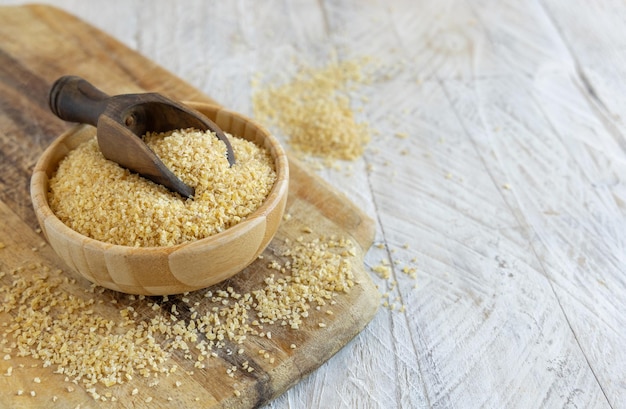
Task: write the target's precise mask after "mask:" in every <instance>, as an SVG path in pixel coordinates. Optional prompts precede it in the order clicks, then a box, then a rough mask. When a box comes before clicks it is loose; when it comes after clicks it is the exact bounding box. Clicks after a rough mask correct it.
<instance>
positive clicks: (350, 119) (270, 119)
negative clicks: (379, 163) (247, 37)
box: [253, 59, 370, 160]
mask: <svg viewBox="0 0 626 409" xmlns="http://www.w3.org/2000/svg"><path fill="white" fill-rule="evenodd" d="M367 62H368V60H366V59H364V60H350V61H345V62H341V63H337V64H329V65H327V66H326V67H323V68H304V69H302V70H301V71H300V72H299V73H298V74H297V75H296V76H295V77H294V78H293V79H292V80H291V81H289V82H287V83H285V84H281V85H272V84H270V85H267V86H261V85H260V84H259V83H255V84H253V85H254V87H255V88H256V91H255V93H254V96H253V105H254V116H255V117H256V118H258V119H259V120H260V121H262V122H266V123H268V124H271V125H274V126H277V127H278V128H279V129H280V130H281V131H282V133H283V134H285V135H287V137H288V138H289V144H290V146H291V147H292V148H293V150H294V151H295V152H296V153H300V154H307V155H314V156H317V157H320V158H324V159H329V160H335V159H342V160H354V159H356V158H359V157H360V156H361V155H362V154H363V150H364V148H365V146H366V145H367V143H368V142H369V140H370V132H369V127H368V124H366V123H363V122H357V120H356V118H355V113H354V111H353V109H352V107H351V100H350V95H349V94H350V91H351V89H352V88H353V87H354V86H355V85H356V84H361V83H363V82H365V81H366V79H365V76H364V74H363V67H364V66H365V65H366V64H367Z"/></svg>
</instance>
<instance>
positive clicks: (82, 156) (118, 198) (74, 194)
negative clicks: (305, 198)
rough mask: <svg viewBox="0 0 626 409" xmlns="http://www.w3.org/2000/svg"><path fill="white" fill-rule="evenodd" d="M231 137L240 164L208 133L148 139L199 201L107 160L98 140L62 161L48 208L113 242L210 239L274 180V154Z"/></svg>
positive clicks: (258, 202) (247, 211)
mask: <svg viewBox="0 0 626 409" xmlns="http://www.w3.org/2000/svg"><path fill="white" fill-rule="evenodd" d="M228 137H229V139H230V141H231V144H232V146H233V150H234V153H235V157H236V159H237V163H236V164H235V165H234V166H232V167H230V166H229V163H228V160H227V157H226V147H225V145H224V143H222V142H221V141H220V140H219V139H218V138H216V137H215V136H214V134H212V133H210V132H200V131H196V130H193V129H186V130H176V131H172V132H167V133H161V134H156V133H149V134H147V135H146V136H145V137H144V140H145V142H146V144H147V145H148V146H149V147H150V148H152V150H153V151H154V152H155V153H156V154H157V155H158V156H159V157H160V158H161V160H162V161H163V163H164V164H165V165H166V166H167V167H168V168H169V169H170V170H172V172H174V174H176V175H177V176H179V177H180V178H181V179H182V180H183V181H184V182H185V183H187V184H189V185H190V186H193V187H194V188H195V190H196V194H195V197H194V198H193V199H187V200H185V199H182V198H181V197H180V196H179V195H177V194H173V193H171V192H170V191H169V190H167V189H166V188H165V187H163V186H160V185H158V184H155V183H153V182H151V181H149V180H147V179H145V178H142V177H140V176H139V175H137V174H134V173H131V172H130V171H128V170H127V169H124V168H122V167H120V166H119V165H118V164H116V163H114V162H111V161H109V160H106V159H105V158H104V156H103V155H102V153H101V152H100V150H99V148H98V144H97V142H96V140H95V138H94V139H92V140H89V141H87V142H85V143H83V144H81V145H80V146H79V147H77V148H76V149H75V150H72V151H71V152H70V153H69V154H68V155H67V156H66V157H65V158H64V159H63V160H62V161H61V163H60V164H59V168H58V170H57V172H56V173H55V174H54V175H53V177H52V178H51V179H50V188H49V202H50V207H51V208H52V210H53V212H54V213H55V214H56V216H57V217H58V218H59V219H60V220H61V221H63V223H65V224H66V225H68V226H69V227H70V228H72V229H73V230H75V231H77V232H79V233H81V234H84V235H86V236H88V237H91V238H94V239H97V240H101V241H104V242H108V243H112V244H119V245H124V246H132V247H139V246H141V247H152V246H171V245H175V244H181V243H186V242H190V241H194V240H198V239H201V238H205V237H208V236H210V235H213V234H215V233H218V232H220V231H223V230H225V229H228V228H229V227H231V226H233V225H235V224H237V223H238V222H240V221H241V220H244V219H245V218H246V217H247V216H249V215H250V214H251V213H252V212H254V210H256V209H257V208H258V207H259V206H260V205H261V204H262V203H263V201H264V200H265V198H266V197H267V195H268V194H269V192H270V190H271V188H272V186H273V184H274V182H275V180H276V172H275V169H274V165H273V162H272V158H271V156H270V154H269V152H267V151H266V150H265V149H263V148H260V147H258V146H257V145H255V144H254V143H252V142H249V141H247V140H244V139H241V138H237V137H233V136H230V135H229V136H228Z"/></svg>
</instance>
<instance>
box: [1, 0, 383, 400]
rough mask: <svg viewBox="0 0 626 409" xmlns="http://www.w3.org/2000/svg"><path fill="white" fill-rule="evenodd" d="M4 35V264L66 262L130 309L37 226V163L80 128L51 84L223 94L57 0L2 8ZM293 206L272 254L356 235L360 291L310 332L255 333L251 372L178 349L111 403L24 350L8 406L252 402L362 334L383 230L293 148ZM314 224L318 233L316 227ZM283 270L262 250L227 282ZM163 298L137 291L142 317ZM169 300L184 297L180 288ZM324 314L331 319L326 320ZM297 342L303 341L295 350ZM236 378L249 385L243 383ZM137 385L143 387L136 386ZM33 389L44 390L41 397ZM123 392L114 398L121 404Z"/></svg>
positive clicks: (104, 297)
mask: <svg viewBox="0 0 626 409" xmlns="http://www.w3.org/2000/svg"><path fill="white" fill-rule="evenodd" d="M0 36H1V38H2V41H0V223H1V224H0V243H1V244H0V271H5V272H7V271H12V270H14V269H16V268H19V267H24V269H23V270H22V271H21V272H20V274H32V272H30V271H31V269H30V267H33V268H32V269H33V270H37V268H39V267H38V266H42V265H45V266H49V267H50V268H52V269H53V270H55V269H62V270H63V273H62V274H63V275H64V276H68V277H72V278H75V281H74V280H69V281H68V282H64V283H63V284H62V285H61V290H62V291H66V292H68V293H71V294H77V295H78V296H84V297H86V295H84V294H88V297H96V298H97V300H96V301H98V302H99V301H103V303H102V304H100V305H101V307H98V308H99V309H96V313H98V311H100V312H101V313H102V314H104V315H107V314H108V315H109V316H110V317H113V318H112V319H120V318H119V317H118V316H117V315H116V314H115V312H116V311H117V310H118V309H119V308H122V307H124V306H125V305H127V304H129V303H130V301H129V298H128V297H127V296H125V295H121V294H119V293H115V292H112V291H105V292H103V293H102V294H97V293H96V294H91V293H85V290H87V289H89V287H90V283H88V282H87V281H85V280H83V279H80V278H79V277H78V276H77V275H75V274H74V273H72V272H71V271H69V269H68V268H67V267H66V266H65V265H63V263H62V262H61V261H60V260H59V259H58V258H57V256H56V255H55V254H54V252H53V251H52V250H51V249H50V247H49V246H47V245H46V244H45V241H44V239H43V238H42V236H41V234H40V233H38V232H37V228H38V226H37V222H36V219H35V215H34V213H33V210H32V207H31V204H30V197H29V193H28V186H29V180H30V176H31V172H32V167H33V166H34V164H35V162H36V160H37V158H38V157H39V155H40V154H41V153H42V151H43V150H44V149H45V147H46V146H47V145H48V144H49V143H50V142H51V141H52V140H53V139H54V138H55V137H57V136H58V135H59V134H60V133H61V132H63V131H65V130H67V129H68V128H69V126H70V125H68V124H67V123H64V122H63V121H61V120H59V119H57V118H56V117H55V116H54V115H52V114H51V113H50V111H49V109H48V105H47V94H48V90H49V88H50V85H51V84H52V82H53V81H54V80H55V79H56V78H58V77H59V76H61V75H64V74H76V75H80V76H83V77H85V78H87V79H89V80H91V81H93V82H94V83H97V84H98V86H99V87H100V88H102V89H105V90H107V92H108V93H110V94H117V93H127V92H145V91H156V92H160V93H163V94H165V95H167V96H169V97H171V98H173V99H178V100H187V101H207V102H214V101H212V100H211V99H210V98H208V97H206V96H204V95H202V94H201V93H200V92H199V91H197V90H195V89H194V88H193V87H191V86H190V85H188V84H186V83H185V82H184V81H182V80H181V79H179V78H177V77H175V76H174V75H172V74H171V73H169V72H167V71H165V70H164V69H162V68H160V67H158V66H157V65H155V64H154V63H153V62H151V61H149V60H147V59H146V58H144V57H142V56H140V55H138V54H137V53H135V52H134V51H132V50H130V49H129V48H127V47H125V46H124V45H123V44H121V43H119V42H118V41H116V40H114V39H112V38H111V37H109V36H107V35H106V34H104V33H102V32H101V31H99V30H97V29H95V28H93V27H91V26H89V25H87V24H86V23H84V22H82V21H80V20H78V19H77V18H75V17H73V16H71V15H69V14H67V13H65V12H63V11H61V10H58V9H55V8H52V7H48V6H20V7H3V8H0ZM286 212H287V213H288V214H290V215H291V218H290V219H289V220H288V221H284V222H283V223H282V224H281V228H280V230H279V232H278V234H277V236H276V238H275V239H274V240H273V241H272V243H271V244H270V247H269V248H268V249H267V250H266V252H265V253H264V254H267V255H268V257H271V255H272V254H274V253H273V252H274V250H276V248H278V247H280V246H283V247H284V245H285V244H284V242H285V239H286V238H292V239H294V238H297V237H298V236H301V235H303V231H306V235H307V237H318V236H322V235H333V234H334V235H337V236H338V237H345V238H348V239H350V240H351V241H352V242H353V243H355V245H356V256H355V257H354V259H355V260H354V262H353V263H352V265H353V272H354V275H355V281H356V285H355V286H354V287H353V288H352V290H351V291H350V292H349V293H347V294H341V295H338V296H337V297H336V298H335V301H336V303H335V304H334V305H329V306H328V308H324V309H323V310H321V311H315V310H313V311H312V312H311V314H310V317H309V319H308V320H307V321H306V322H305V323H304V325H303V326H302V328H301V329H299V330H290V329H286V328H285V327H282V328H281V327H279V326H276V327H275V328H270V327H268V328H266V330H271V331H272V334H273V336H272V338H271V339H268V338H267V337H259V336H251V337H249V338H248V339H247V340H246V342H245V343H244V344H243V345H242V348H241V349H242V350H243V352H242V354H241V355H240V356H237V358H236V360H237V362H244V361H246V360H247V361H248V362H249V365H250V366H254V368H255V371H254V372H252V373H250V374H246V375H244V374H242V373H243V371H239V372H237V373H236V375H235V376H233V377H231V376H229V375H228V371H227V368H229V367H232V365H233V359H234V358H233V357H232V356H230V355H228V354H226V353H225V352H224V351H218V352H219V353H218V354H216V355H217V356H216V357H213V358H211V360H210V362H209V363H208V364H207V366H206V368H204V369H197V368H196V369H194V368H193V365H192V364H193V362H191V363H190V362H189V361H186V360H185V359H184V357H183V356H182V354H176V353H174V354H173V355H172V357H171V358H170V360H171V361H172V363H174V362H175V363H177V365H178V366H179V367H180V368H182V370H180V371H178V372H177V373H176V374H174V375H172V376H170V377H167V378H164V379H161V380H160V382H159V383H158V385H155V384H154V382H153V380H152V379H140V377H135V378H133V379H132V380H131V381H129V382H127V383H125V384H123V385H121V386H119V385H116V386H113V387H110V388H99V392H102V393H105V392H107V393H108V395H109V396H108V399H107V400H108V401H107V402H101V401H96V400H94V399H93V396H92V395H91V394H90V393H88V392H87V391H86V390H85V389H84V388H81V387H80V385H73V388H74V389H75V390H74V391H73V392H68V390H67V386H68V383H67V382H66V381H65V380H64V376H63V375H59V374H55V373H54V370H53V368H51V367H48V368H46V367H44V365H42V362H40V361H38V360H36V359H34V358H32V357H16V356H13V357H11V359H7V360H0V374H1V373H6V372H7V370H8V367H9V366H11V367H12V368H13V371H12V374H11V376H2V375H0V389H1V390H2V395H1V396H0V406H1V407H11V408H13V407H63V408H73V407H77V406H78V405H80V407H81V408H86V407H107V408H109V407H133V408H140V407H155V406H156V407H159V406H170V405H172V406H175V407H188V408H193V407H202V408H222V407H224V408H226V407H228V408H251V407H258V406H261V405H263V404H264V403H266V402H268V401H270V400H271V399H273V398H275V397H277V396H278V395H280V394H281V393H283V392H284V391H285V390H287V389H288V388H289V387H291V386H293V385H294V384H296V383H297V382H298V381H299V380H300V379H302V378H303V377H304V376H306V375H307V374H308V373H310V372H311V371H313V370H315V369H316V368H317V367H319V366H320V365H321V364H322V363H324V362H325V361H327V360H328V359H329V358H330V357H331V356H332V355H333V354H335V353H336V352H337V351H338V350H339V349H340V348H342V347H343V346H344V345H346V343H348V342H349V341H350V340H351V339H352V338H353V337H354V336H355V335H356V334H358V333H359V332H360V331H361V330H362V329H363V328H364V327H365V325H367V323H368V322H369V321H370V320H371V318H372V317H373V316H374V314H375V312H376V310H377V307H378V305H379V302H380V298H379V294H378V291H377V290H376V288H375V286H374V285H373V283H372V281H371V279H370V277H369V275H368V273H367V272H366V271H365V269H364V266H363V261H362V259H363V255H364V253H365V252H366V251H367V249H368V248H369V246H370V245H371V244H372V240H373V237H374V223H373V221H372V220H371V219H369V218H368V217H367V216H366V215H365V214H364V213H362V212H361V211H360V210H359V209H358V208H356V207H355V206H354V205H353V204H352V203H351V202H349V201H348V200H347V198H346V197H345V196H343V195H342V194H340V193H338V192H337V191H335V190H334V189H333V188H332V187H331V186H329V185H328V184H326V183H324V182H323V181H322V180H321V179H320V178H318V177H317V176H315V175H313V174H311V173H309V172H307V170H306V169H305V168H304V167H303V166H302V165H301V164H299V163H298V162H297V161H295V160H293V159H292V158H290V194H289V200H288V204H287V210H286ZM305 226H308V227H310V228H311V230H312V231H310V232H308V231H307V230H306V229H305ZM273 272H274V271H273V270H269V269H268V268H267V262H266V261H264V260H258V261H257V262H255V263H253V264H252V265H251V266H250V267H249V268H247V269H246V270H245V271H244V272H242V273H241V274H239V275H237V276H235V277H234V278H233V279H231V280H229V281H228V282H227V283H224V284H222V285H220V286H218V287H219V288H226V287H227V286H232V287H235V288H237V289H238V290H239V291H240V292H245V291H252V290H254V288H255V286H259V285H261V283H262V281H263V279H264V278H266V277H267V276H268V275H269V274H271V273H273ZM8 282H9V278H8V275H7V276H4V277H2V278H0V284H2V285H6V284H7V283H8ZM81 294H83V295H81ZM187 298H189V299H188V300H186V303H187V304H188V303H189V302H191V303H195V302H198V303H207V302H209V301H207V299H206V298H204V292H203V291H199V292H196V293H192V294H189V295H188V296H187ZM153 301H154V300H149V299H145V300H138V299H136V300H133V301H132V305H133V307H134V308H135V311H138V312H139V318H138V319H143V320H147V319H150V317H151V314H153V312H152V310H151V309H150V308H149V304H148V303H149V302H153ZM115 303H116V304H115ZM170 303H181V304H182V303H183V301H181V298H180V297H178V298H177V297H174V299H173V300H170ZM182 307H183V306H182V305H181V308H179V311H183V312H182V314H183V317H182V318H184V314H189V310H188V308H187V309H185V308H182ZM326 310H330V313H328V311H326ZM185 311H186V312H185ZM331 313H332V314H331ZM115 317H118V318H115ZM321 321H323V322H324V323H325V324H326V327H324V328H322V327H320V326H319V325H318V323H319V322H321ZM12 322H13V315H11V314H7V313H0V326H4V325H11V324H12ZM0 328H2V327H0ZM292 344H294V345H297V348H295V349H294V348H292V347H291V346H292ZM3 345H4V346H5V347H6V346H7V344H3ZM259 349H263V350H265V351H268V352H269V353H271V355H272V357H275V358H276V359H274V360H272V362H270V360H268V359H263V357H262V356H259V354H258V350H259ZM334 364H336V365H341V362H335V363H334ZM192 372H193V373H192ZM35 378H38V379H37V382H36V381H35ZM176 382H179V385H180V386H179V387H176ZM235 384H236V388H237V390H239V391H240V394H236V393H233V392H234V385H235ZM133 389H137V392H136V393H135V394H133V393H132V391H133ZM19 390H21V391H23V393H22V394H21V395H18V393H17V392H18V391H19ZM31 391H33V392H34V395H35V396H31V393H30V392H31ZM237 395H239V396H237ZM113 397H114V398H115V399H114V400H115V402H111V398H113Z"/></svg>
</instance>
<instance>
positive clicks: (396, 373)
mask: <svg viewBox="0 0 626 409" xmlns="http://www.w3.org/2000/svg"><path fill="white" fill-rule="evenodd" d="M57 4H62V6H63V7H65V8H67V9H68V10H72V11H73V12H75V13H76V14H78V15H80V16H82V17H83V18H85V19H87V20H88V21H90V22H91V23H92V24H94V25H96V26H98V27H100V28H102V29H104V30H106V31H107V32H109V33H111V34H112V35H113V36H115V37H116V38H118V39H119V40H121V41H122V42H123V43H125V44H128V45H129V46H130V47H132V48H134V49H137V50H139V51H140V52H141V53H142V54H144V55H146V56H148V57H149V58H150V59H151V60H153V61H155V62H156V63H157V64H160V65H162V66H164V67H166V68H167V69H169V70H171V71H172V72H174V73H175V74H177V75H178V76H180V77H182V78H185V79H186V80H187V81H189V82H190V83H192V84H193V85H194V86H196V87H197V88H198V89H199V90H201V91H203V92H205V93H207V94H208V95H211V96H212V97H214V98H215V99H217V100H218V101H220V102H221V103H223V104H224V105H226V106H228V107H229V108H232V109H234V110H237V111H240V112H243V113H245V114H248V115H250V114H251V113H252V109H251V102H250V101H251V98H250V96H251V94H252V92H254V90H253V89H252V87H251V85H250V80H251V79H252V78H254V76H255V74H256V73H258V72H261V73H263V74H264V75H267V76H268V77H272V76H275V77H276V78H282V77H283V76H285V75H289V74H291V73H293V72H294V71H295V70H296V69H297V63H298V62H302V63H305V64H311V65H316V64H318V65H323V63H324V62H326V61H328V60H330V59H332V58H337V59H341V60H343V59H349V58H353V57H358V56H362V55H371V56H376V57H378V58H379V60H380V61H381V62H382V63H381V64H380V65H379V66H378V67H377V68H376V70H375V71H374V73H373V74H372V76H371V79H372V83H371V84H369V85H367V86H364V87H362V88H361V89H360V90H359V91H358V95H356V98H355V99H356V100H357V101H358V100H359V98H360V97H361V96H365V97H367V98H368V99H369V101H370V103H367V104H364V110H363V112H362V117H363V118H364V119H367V120H369V121H370V122H371V123H376V128H377V129H378V130H379V132H380V134H378V135H376V137H375V138H374V139H373V140H372V142H371V143H370V146H369V149H368V152H367V154H366V155H365V156H364V158H362V159H361V160H359V161H356V162H354V163H350V164H342V165H343V168H341V169H339V170H337V169H325V170H322V171H320V172H319V174H320V175H321V176H322V177H323V178H324V179H326V180H327V181H329V182H330V183H331V184H332V185H333V186H335V187H336V188H338V189H340V190H341V191H343V192H345V194H346V195H347V196H348V197H349V198H350V199H351V200H352V201H353V202H355V203H356V204H357V205H358V206H359V207H360V208H362V209H364V210H365V212H366V213H367V214H368V215H370V216H371V217H372V218H373V219H374V220H376V223H377V236H376V242H378V243H381V244H382V246H381V247H382V248H378V247H374V248H372V249H371V250H370V251H369V252H368V254H367V256H366V263H367V264H368V265H369V266H375V265H378V264H379V263H380V262H381V260H383V259H385V260H387V261H388V262H389V263H390V265H391V266H392V267H393V268H392V280H384V279H380V278H378V277H377V276H375V275H373V277H374V280H375V281H376V283H377V284H378V285H379V287H380V288H381V290H382V291H383V292H389V294H390V296H389V297H390V298H389V299H390V301H391V302H392V303H394V302H395V304H396V306H399V305H400V303H402V304H404V305H405V311H404V312H399V311H398V310H397V308H396V310H394V311H391V310H389V309H382V310H381V311H380V312H379V314H378V315H377V316H376V317H375V319H374V321H373V322H372V324H371V325H370V326H368V327H367V328H366V329H365V331H364V332H363V333H362V334H361V335H360V336H359V337H357V338H356V339H355V342H353V343H351V344H350V345H349V346H348V347H347V348H344V349H343V350H341V351H340V352H339V353H338V356H339V357H340V358H339V359H341V362H342V365H335V364H333V362H332V361H331V362H329V363H328V364H326V365H323V366H322V367H321V368H319V369H318V370H317V371H315V372H314V373H313V374H312V375H311V376H310V377H308V378H306V379H305V380H304V381H302V382H301V383H300V384H298V385H297V386H296V387H294V388H292V389H290V390H289V392H287V393H286V394H284V395H283V396H281V397H280V398H279V399H277V400H276V401H274V402H272V403H270V404H269V405H268V407H270V408H275V409H278V408H291V407H310V408H324V407H335V408H354V407H358V408H360V407H367V408H428V407H446V408H447V407H458V408H479V407H480V408H501V407H510V408H528V407H546V408H553V407H585V408H587V407H589V408H613V409H615V408H624V407H626V404H625V403H624V402H626V398H625V395H626V384H625V382H624V373H626V355H625V354H626V352H625V350H624V347H623V346H624V345H626V325H625V324H626V323H625V322H624V320H625V315H624V314H623V311H624V309H625V307H626V296H625V295H624V294H626V288H625V287H626V280H625V279H624V274H625V273H624V271H625V268H624V254H626V252H625V251H624V250H625V243H626V240H625V237H624V234H625V232H626V217H625V214H624V213H625V203H626V190H625V189H624V186H625V184H624V175H625V174H626V161H625V160H624V151H625V150H626V142H625V137H624V135H625V134H626V130H625V129H624V121H623V116H624V115H623V111H624V108H626V100H625V97H624V95H626V92H624V91H626V90H625V89H624V82H623V78H624V67H625V66H626V64H624V61H625V60H626V54H625V53H624V49H625V48H624V41H626V40H624V39H625V38H626V36H625V35H624V24H623V22H624V15H625V14H626V6H625V5H624V3H623V2H622V1H618V0H603V1H600V2H587V1H583V0H574V1H568V2H562V1H558V0H532V1H528V2H519V1H511V0H505V1H495V0H443V1H409V0H396V1H391V2H389V1H382V0H367V1H356V0H341V1H321V2H320V1H312V0H311V1H301V2H289V1H282V0H274V1H267V2H248V1H241V2H218V1H215V2H202V1H196V2H186V3H184V5H183V4H176V3H173V2H167V1H156V2H153V3H152V4H153V6H152V7H145V4H144V3H143V2H141V1H139V0H137V1H131V2H122V1H113V2H110V3H108V4H110V6H107V7H101V6H96V5H94V4H91V3H88V2H83V1H78V0H61V1H57ZM120 10H123V17H120V15H121V12H120ZM164 27H166V28H167V29H164ZM333 55H334V56H335V57H333ZM4 58H6V57H4ZM294 61H295V62H294ZM5 75H6V74H5ZM36 84H37V83H36V82H33V87H34V88H36V87H37V85H36ZM5 88H6V86H5ZM396 132H406V133H407V134H408V135H409V138H406V139H402V138H397V137H396V136H395V134H396ZM4 143H5V142H4V141H3V144H4ZM8 146H10V145H8ZM5 196H7V197H15V199H13V200H14V202H15V203H16V204H18V205H19V203H20V202H19V200H23V201H24V199H20V196H19V195H15V194H13V193H9V194H5ZM24 203H25V202H23V203H22V206H25V204H24ZM16 211H17V210H16ZM19 211H20V212H24V210H19ZM404 244H407V245H408V246H407V247H408V248H405V247H404ZM414 257H416V261H415V262H413V261H412V260H413V258H414ZM395 263H398V264H395ZM405 265H409V266H415V267H417V280H413V279H412V278H411V277H409V276H407V275H405V274H403V273H402V267H403V266H405ZM393 280H395V281H396V283H395V284H394V282H393ZM416 285H417V287H416ZM396 300H397V301H396Z"/></svg>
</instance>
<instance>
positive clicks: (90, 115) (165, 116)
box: [49, 76, 235, 197]
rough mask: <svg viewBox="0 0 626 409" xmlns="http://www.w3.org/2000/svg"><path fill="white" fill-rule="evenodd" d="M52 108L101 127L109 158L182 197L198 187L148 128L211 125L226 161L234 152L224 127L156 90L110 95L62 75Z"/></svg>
mask: <svg viewBox="0 0 626 409" xmlns="http://www.w3.org/2000/svg"><path fill="white" fill-rule="evenodd" d="M49 103H50V109H51V110H52V112H53V113H54V114H55V115H56V116H58V117H59V118H61V119H63V120H66V121H71V122H81V123H86V124H90V125H93V126H96V127H97V130H96V134H97V139H98V145H99V147H100V150H101V151H102V154H103V155H104V157H105V158H107V159H109V160H112V161H114V162H117V163H118V164H119V165H121V166H123V167H125V168H127V169H129V170H131V171H133V172H136V173H139V174H140V175H142V176H143V177H145V178H147V179H150V180H152V181H154V182H156V183H159V184H161V185H163V186H165V187H167V188H168V189H170V190H171V191H173V192H177V193H179V194H181V195H182V196H184V197H193V195H194V189H193V188H192V187H191V186H188V185H187V184H185V183H184V182H183V181H182V180H180V179H179V178H178V177H177V176H176V175H174V173H172V171H170V170H169V169H168V168H167V166H165V164H164V163H163V162H161V160H160V159H159V157H158V156H157V155H156V154H155V153H154V152H153V151H152V149H150V148H149V147H148V146H147V145H146V144H145V143H144V142H143V139H142V136H143V135H145V134H146V132H166V131H171V130H174V129H185V128H195V129H198V130H201V131H206V130H211V131H213V132H215V134H216V135H217V137H218V138H219V139H220V140H221V141H223V142H224V143H225V144H226V149H227V155H228V162H229V163H230V165H231V166H232V165H233V164H234V163H235V155H234V153H233V148H232V146H231V145H230V142H229V141H228V139H227V138H226V135H224V132H222V130H221V129H220V128H219V127H218V126H217V125H216V124H215V123H213V122H212V121H211V120H210V119H208V118H206V117H205V116H204V115H202V114H201V113H200V112H198V111H196V110H194V109H191V108H189V107H186V106H185V105H183V104H180V103H178V102H175V101H172V100H170V99H168V98H166V97H164V96H162V95H160V94H157V93H146V94H124V95H116V96H112V97H110V96H108V95H106V94H105V93H103V92H102V91H100V90H99V89H97V88H96V87H94V86H93V85H91V84H90V83H89V82H87V81H86V80H84V79H82V78H80V77H76V76H64V77H61V78H59V79H58V80H56V81H55V83H54V84H53V85H52V88H51V89H50V99H49Z"/></svg>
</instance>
